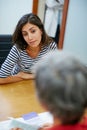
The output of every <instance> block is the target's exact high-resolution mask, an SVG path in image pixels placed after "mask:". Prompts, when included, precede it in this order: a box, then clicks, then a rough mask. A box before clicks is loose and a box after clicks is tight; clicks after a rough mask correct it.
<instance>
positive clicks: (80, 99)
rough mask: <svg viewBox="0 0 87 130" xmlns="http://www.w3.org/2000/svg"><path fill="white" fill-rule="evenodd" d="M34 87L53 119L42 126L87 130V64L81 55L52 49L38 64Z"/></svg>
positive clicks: (66, 129)
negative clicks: (51, 122) (78, 57)
mask: <svg viewBox="0 0 87 130" xmlns="http://www.w3.org/2000/svg"><path fill="white" fill-rule="evenodd" d="M35 89H36V94H37V97H38V99H39V101H40V103H41V105H42V106H43V107H44V108H45V109H46V110H47V111H49V112H50V113H51V114H52V115H53V119H54V122H53V124H51V125H48V126H45V125H44V126H43V128H41V130H87V115H86V108H87V68H86V66H85V65H84V64H83V63H82V62H81V61H80V60H79V59H77V58H75V57H74V56H72V55H70V54H68V53H65V52H63V51H59V52H58V51H55V52H51V53H49V54H48V55H47V56H46V57H45V58H44V60H43V61H41V62H39V64H38V65H37V67H36V76H35ZM12 130H20V129H19V128H15V129H14V128H13V129H12Z"/></svg>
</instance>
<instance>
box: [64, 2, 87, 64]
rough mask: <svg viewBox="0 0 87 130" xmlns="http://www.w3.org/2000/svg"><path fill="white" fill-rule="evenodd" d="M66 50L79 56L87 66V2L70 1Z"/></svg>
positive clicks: (65, 42)
mask: <svg viewBox="0 0 87 130" xmlns="http://www.w3.org/2000/svg"><path fill="white" fill-rule="evenodd" d="M63 49H64V50H68V51H70V52H72V53H73V54H75V55H76V56H79V57H80V59H81V60H82V61H83V62H84V63H85V64H86V65H87V0H70V2H69V10H68V17H67V25H66V31H65V38H64V47H63Z"/></svg>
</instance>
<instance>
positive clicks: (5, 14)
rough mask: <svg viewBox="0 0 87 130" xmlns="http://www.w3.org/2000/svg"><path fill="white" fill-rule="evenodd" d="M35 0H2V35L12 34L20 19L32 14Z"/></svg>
mask: <svg viewBox="0 0 87 130" xmlns="http://www.w3.org/2000/svg"><path fill="white" fill-rule="evenodd" d="M32 3H33V0H0V34H12V33H13V31H14V28H15V26H16V24H17V22H18V20H19V19H20V17H21V16H22V15H24V14H26V13H29V12H32Z"/></svg>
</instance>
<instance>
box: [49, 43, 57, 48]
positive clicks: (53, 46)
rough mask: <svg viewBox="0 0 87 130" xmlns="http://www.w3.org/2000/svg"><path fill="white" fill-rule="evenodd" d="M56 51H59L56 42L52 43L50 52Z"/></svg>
mask: <svg viewBox="0 0 87 130" xmlns="http://www.w3.org/2000/svg"><path fill="white" fill-rule="evenodd" d="M56 49H58V47H57V43H55V42H52V43H50V45H49V50H56Z"/></svg>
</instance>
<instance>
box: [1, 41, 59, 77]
mask: <svg viewBox="0 0 87 130" xmlns="http://www.w3.org/2000/svg"><path fill="white" fill-rule="evenodd" d="M55 49H57V44H56V43H55V42H52V43H50V44H49V45H47V46H45V47H43V48H42V49H41V51H40V52H39V54H38V56H37V57H36V58H31V57H30V56H29V55H28V54H27V52H26V50H19V49H18V48H17V47H16V46H15V45H14V46H13V47H12V49H11V50H10V53H9V54H8V56H7V58H6V60H5V62H4V63H3V64H2V66H1V69H0V77H1V78H3V77H7V76H10V75H15V74H17V73H18V72H20V71H23V72H27V73H31V71H32V70H31V68H32V66H34V65H35V64H36V63H37V62H38V61H39V60H40V59H41V58H42V57H43V56H44V55H46V53H48V52H49V51H50V50H55Z"/></svg>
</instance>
